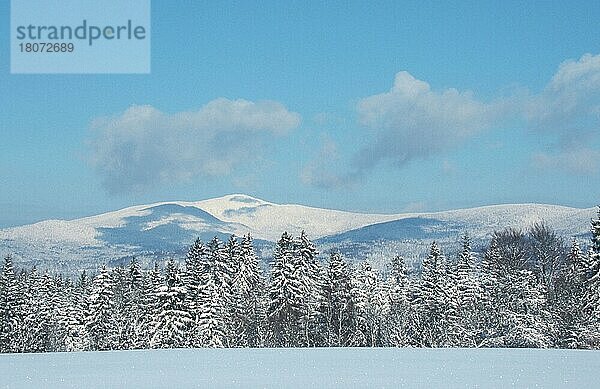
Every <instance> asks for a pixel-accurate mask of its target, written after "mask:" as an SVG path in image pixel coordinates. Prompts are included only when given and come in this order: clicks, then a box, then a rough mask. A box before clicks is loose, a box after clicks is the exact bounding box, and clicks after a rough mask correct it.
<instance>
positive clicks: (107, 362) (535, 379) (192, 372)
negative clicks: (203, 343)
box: [0, 348, 600, 389]
mask: <svg viewBox="0 0 600 389" xmlns="http://www.w3.org/2000/svg"><path fill="white" fill-rule="evenodd" d="M599 380H600V352H598V351H585V350H532V349H385V348H383V349H382V348H378V349H368V348H362V349H353V348H346V349H339V348H332V349H185V350H151V351H115V352H87V353H85V352H84V353H48V354H6V355H0V387H2V388H86V389H92V388H190V387H198V388H209V387H211V388H213V387H214V388H303V389H310V388H355V387H358V388H360V387H375V388H396V387H421V388H471V387H480V388H506V387H517V388H562V387H569V388H591V387H598V386H597V385H598V384H599Z"/></svg>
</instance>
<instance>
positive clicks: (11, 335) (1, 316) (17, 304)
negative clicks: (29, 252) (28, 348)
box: [0, 255, 24, 353]
mask: <svg viewBox="0 0 600 389" xmlns="http://www.w3.org/2000/svg"><path fill="white" fill-rule="evenodd" d="M22 324H23V296H22V290H21V288H20V285H19V284H18V282H17V278H16V276H15V271H14V267H13V262H12V257H11V256H10V255H7V256H6V257H5V258H4V267H3V269H2V275H1V278H0V352H5V353H6V352H9V353H10V352H19V351H21V350H20V340H21V332H22V331H23V330H24V329H23V327H22Z"/></svg>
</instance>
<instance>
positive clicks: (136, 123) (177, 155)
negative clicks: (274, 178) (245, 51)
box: [90, 98, 300, 192]
mask: <svg viewBox="0 0 600 389" xmlns="http://www.w3.org/2000/svg"><path fill="white" fill-rule="evenodd" d="M299 124H300V115H298V114H297V113H294V112H290V111H289V110H287V109H286V108H285V107H284V106H283V105H282V104H280V103H277V102H273V101H262V102H252V101H247V100H228V99H224V98H220V99H216V100H213V101H211V102H209V103H208V104H206V105H204V106H203V107H201V108H200V109H199V110H197V111H190V112H179V113H174V114H167V113H163V112H161V111H159V110H157V109H156V108H154V107H152V106H132V107H131V108H129V109H127V110H126V111H125V112H124V113H122V114H121V115H119V116H116V117H113V118H102V119H97V120H95V121H94V122H93V123H92V139H91V140H90V153H91V155H90V162H91V164H92V166H93V167H94V168H95V169H96V171H97V172H98V173H99V174H100V175H101V177H102V179H103V183H104V185H105V186H106V187H107V188H108V189H109V190H110V191H111V192H125V191H129V190H132V189H134V190H135V189H141V188H144V187H147V186H150V185H155V184H159V183H174V182H180V181H186V180H190V179H192V178H194V177H197V176H216V175H228V174H231V173H232V171H233V169H234V168H235V167H236V166H239V165H240V164H241V163H247V162H250V161H253V160H255V159H256V158H257V156H258V154H259V153H258V152H257V150H256V148H257V147H259V145H260V137H261V136H265V135H271V136H272V135H276V136H280V135H284V134H286V133H287V132H288V131H290V130H292V129H294V128H296V127H297V126H298V125H299Z"/></svg>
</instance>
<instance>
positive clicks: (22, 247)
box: [0, 193, 596, 269]
mask: <svg viewBox="0 0 600 389" xmlns="http://www.w3.org/2000/svg"><path fill="white" fill-rule="evenodd" d="M595 212H596V209H595V208H573V207H566V206H560V205H548V204H498V205H489V206H482V207H475V208H463V209H456V210H449V211H436V212H419V213H417V212H411V213H399V214H376V213H360V212H350V211H343V210H334V209H326V208H318V207H311V206H306V205H298V204H276V203H272V202H268V201H265V200H262V199H259V198H255V197H252V196H248V195H244V194H239V193H235V194H230V195H225V196H221V197H216V198H211V199H206V200H200V201H163V202H156V203H151V204H142V205H134V206H131V207H126V208H122V209H119V210H115V211H110V212H106V213H102V214H98V215H92V216H86V217H83V218H78V219H72V220H45V221H41V222H38V223H33V224H30V225H25V226H18V227H10V228H4V229H0V254H1V255H6V254H9V253H10V254H13V255H14V256H15V257H16V259H17V260H18V261H19V262H20V263H23V264H28V265H34V264H35V265H38V266H42V267H44V266H48V267H52V266H58V267H59V268H72V267H73V268H76V269H81V268H86V267H87V266H88V265H91V264H94V266H96V265H97V262H100V261H104V262H110V263H119V261H120V259H122V258H130V257H132V256H138V257H140V258H145V259H146V260H147V261H148V262H150V261H152V260H156V259H161V258H165V257H176V258H182V257H183V256H184V255H185V250H186V249H187V247H188V246H189V245H190V244H191V242H192V241H193V240H194V239H195V238H196V237H200V238H201V239H203V240H207V239H210V238H211V237H212V236H219V237H220V238H222V239H224V238H226V237H227V236H228V235H231V234H235V235H238V236H240V235H244V234H246V233H250V234H252V236H253V237H254V238H255V240H256V241H257V244H258V246H260V247H259V251H260V252H261V253H262V254H261V255H262V256H263V258H267V257H268V256H269V255H270V253H271V252H272V243H273V242H275V241H276V240H277V239H278V238H279V237H280V236H281V234H282V233H283V232H284V231H287V232H289V233H291V234H294V235H297V234H299V233H300V232H301V231H302V230H305V231H306V232H307V234H308V235H309V236H310V237H311V238H312V239H313V240H315V241H316V242H317V244H319V245H320V246H322V252H323V253H324V254H325V253H326V252H328V251H329V250H331V249H334V248H338V249H340V250H341V251H342V252H343V253H345V254H347V255H349V256H350V255H351V256H354V257H355V258H356V259H372V260H374V261H375V262H378V261H383V257H385V256H387V255H392V253H393V252H394V251H396V252H406V251H409V252H410V253H409V255H408V256H409V257H410V256H411V255H412V257H413V260H416V258H417V257H418V256H419V255H421V254H422V251H423V250H424V248H426V246H427V245H428V244H429V243H430V242H431V240H433V239H436V240H439V241H441V242H442V243H444V244H447V245H449V246H450V248H452V245H453V244H454V241H455V240H456V239H454V238H455V237H457V236H458V235H460V234H461V233H463V232H469V234H471V235H472V237H473V239H474V240H475V243H481V244H483V242H485V240H486V239H489V236H490V235H491V233H492V232H493V231H494V230H497V229H500V228H504V227H516V228H521V229H523V228H527V227H528V226H531V225H533V224H534V223H536V222H539V221H544V222H546V223H547V224H548V225H549V226H550V227H552V228H553V229H555V230H556V231H557V232H558V233H559V234H560V235H563V236H564V237H571V236H574V237H584V236H585V235H586V233H587V232H589V221H590V220H591V219H592V217H594V216H595ZM413 246H414V247H413ZM373 253H379V254H378V255H379V256H378V257H377V258H374V257H373V255H374V254H373ZM90 267H91V266H90ZM96 267H97V266H96Z"/></svg>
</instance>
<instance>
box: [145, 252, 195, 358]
mask: <svg viewBox="0 0 600 389" xmlns="http://www.w3.org/2000/svg"><path fill="white" fill-rule="evenodd" d="M185 295H186V288H185V286H184V285H183V281H182V279H181V274H180V272H179V268H178V267H177V265H176V264H175V262H174V261H173V260H169V261H167V264H166V266H165V282H164V285H162V286H160V287H159V288H158V289H157V291H156V299H157V300H158V301H157V306H156V311H155V314H154V322H153V325H152V327H153V329H152V339H151V341H150V345H151V346H152V347H155V348H175V347H184V346H186V342H187V339H188V334H189V332H188V330H189V327H190V325H191V322H192V319H191V315H190V314H189V312H188V311H187V310H186V307H185V304H184V302H185Z"/></svg>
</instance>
